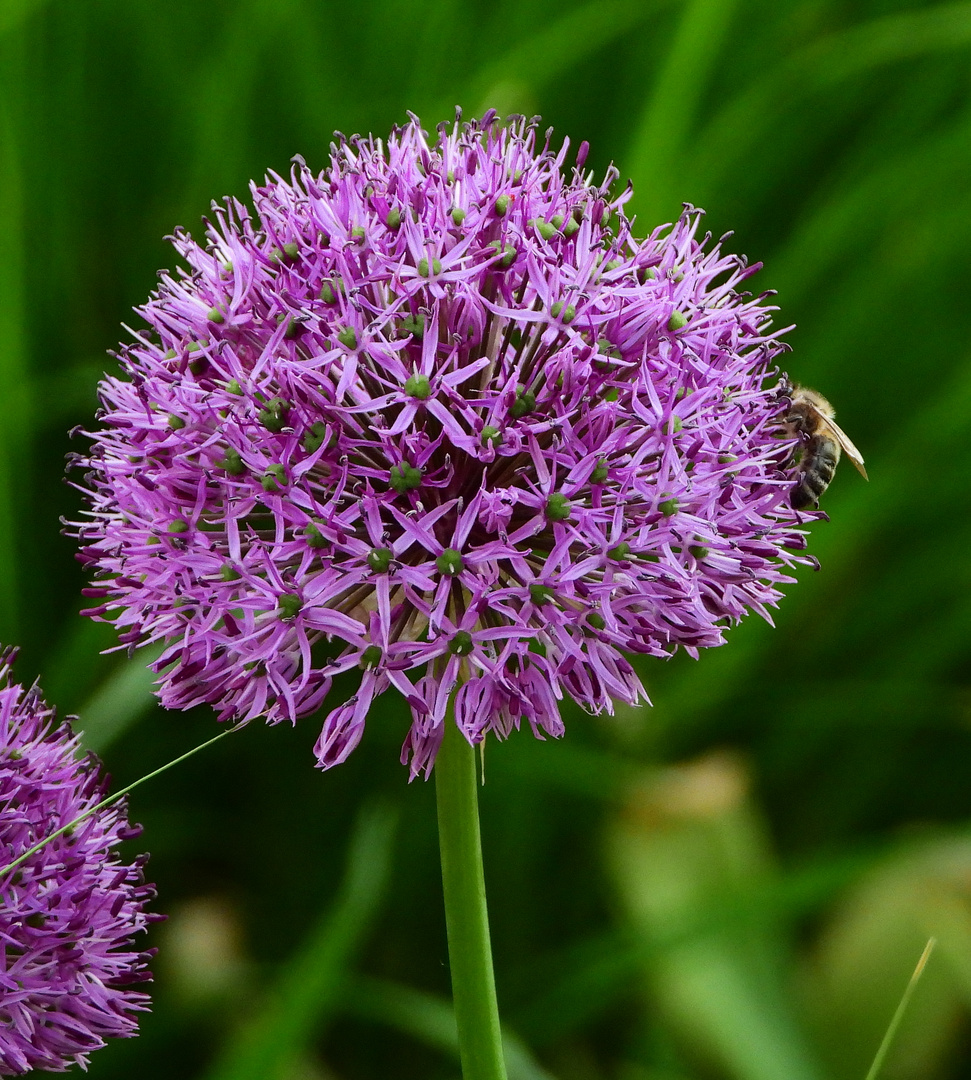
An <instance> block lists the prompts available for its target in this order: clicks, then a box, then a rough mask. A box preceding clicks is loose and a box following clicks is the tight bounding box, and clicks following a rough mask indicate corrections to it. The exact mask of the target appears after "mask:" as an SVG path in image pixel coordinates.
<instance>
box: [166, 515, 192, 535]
mask: <svg viewBox="0 0 971 1080" xmlns="http://www.w3.org/2000/svg"><path fill="white" fill-rule="evenodd" d="M166 531H167V532H170V533H173V534H174V535H178V534H179V533H187V532H188V531H189V523H188V521H183V520H182V519H181V518H177V519H176V520H175V521H170V522H169V526H168V529H167V530H166Z"/></svg>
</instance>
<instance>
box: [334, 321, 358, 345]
mask: <svg viewBox="0 0 971 1080" xmlns="http://www.w3.org/2000/svg"><path fill="white" fill-rule="evenodd" d="M337 340H338V341H339V342H340V343H341V344H342V345H343V346H344V347H345V348H348V349H356V348H357V331H356V330H355V329H354V327H353V326H345V327H344V329H343V330H341V331H340V332H339V333H338V335H337Z"/></svg>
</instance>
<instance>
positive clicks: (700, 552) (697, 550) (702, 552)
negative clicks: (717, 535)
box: [688, 544, 708, 559]
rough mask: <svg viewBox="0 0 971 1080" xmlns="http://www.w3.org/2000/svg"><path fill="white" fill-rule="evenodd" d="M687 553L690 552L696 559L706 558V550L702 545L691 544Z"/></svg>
mask: <svg viewBox="0 0 971 1080" xmlns="http://www.w3.org/2000/svg"><path fill="white" fill-rule="evenodd" d="M688 551H690V552H691V554H692V555H693V556H694V557H695V558H696V559H707V558H708V548H706V547H705V546H704V545H703V544H692V545H691V547H689V548H688Z"/></svg>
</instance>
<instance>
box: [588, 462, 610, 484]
mask: <svg viewBox="0 0 971 1080" xmlns="http://www.w3.org/2000/svg"><path fill="white" fill-rule="evenodd" d="M608 475H609V470H608V469H607V459H606V458H598V460H597V467H596V468H595V469H594V470H593V472H592V473H591V474H590V483H591V484H604V483H606V482H607V477H608Z"/></svg>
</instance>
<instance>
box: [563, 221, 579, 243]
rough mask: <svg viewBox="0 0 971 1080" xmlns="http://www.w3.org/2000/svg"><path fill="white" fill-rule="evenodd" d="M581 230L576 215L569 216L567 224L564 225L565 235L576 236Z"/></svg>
mask: <svg viewBox="0 0 971 1080" xmlns="http://www.w3.org/2000/svg"><path fill="white" fill-rule="evenodd" d="M579 231H580V222H579V221H577V219H576V218H575V217H572V216H571V217H568V218H567V219H566V224H565V225H564V226H563V235H564V236H565V237H567V239H569V238H570V237H571V236H575V235H576V234H577V233H578V232H579Z"/></svg>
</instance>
